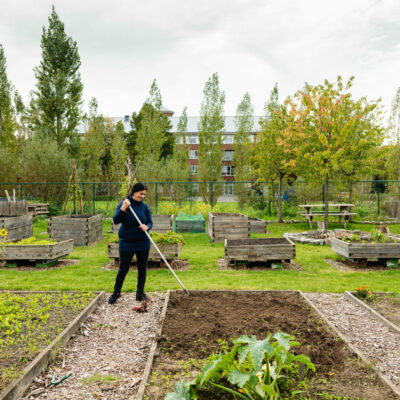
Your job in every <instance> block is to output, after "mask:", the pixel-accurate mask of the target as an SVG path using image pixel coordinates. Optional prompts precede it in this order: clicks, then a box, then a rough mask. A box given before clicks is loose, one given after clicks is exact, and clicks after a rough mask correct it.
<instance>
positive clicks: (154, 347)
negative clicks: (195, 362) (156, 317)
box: [0, 290, 170, 400]
mask: <svg viewBox="0 0 400 400" xmlns="http://www.w3.org/2000/svg"><path fill="white" fill-rule="evenodd" d="M169 295H170V291H169V290H168V291H167V295H166V296H165V300H164V306H163V309H162V312H161V317H160V320H161V323H160V327H159V329H158V332H157V335H156V338H155V341H154V343H153V345H152V346H151V349H150V353H149V357H148V358H147V362H146V366H145V368H144V372H143V375H142V381H141V382H140V386H139V390H138V392H137V393H136V400H142V399H143V396H144V392H145V390H146V385H147V381H148V379H149V376H150V372H151V369H152V367H153V361H154V356H155V355H156V353H157V352H158V351H159V343H158V340H159V338H160V337H161V333H162V328H163V324H164V319H165V315H166V314H167V307H168V303H169ZM0 400H1V399H0Z"/></svg>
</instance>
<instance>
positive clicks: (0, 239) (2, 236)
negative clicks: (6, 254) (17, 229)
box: [0, 228, 7, 254]
mask: <svg viewBox="0 0 400 400" xmlns="http://www.w3.org/2000/svg"><path fill="white" fill-rule="evenodd" d="M6 241H7V231H6V230H5V229H4V228H3V229H2V230H0V254H1V253H2V251H3V250H4V245H5V244H6Z"/></svg>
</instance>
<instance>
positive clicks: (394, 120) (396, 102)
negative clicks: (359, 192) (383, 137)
mask: <svg viewBox="0 0 400 400" xmlns="http://www.w3.org/2000/svg"><path fill="white" fill-rule="evenodd" d="M390 111H391V112H390V116H389V126H388V131H389V134H390V139H391V142H392V148H391V151H390V155H389V159H390V162H389V170H390V172H391V175H392V176H393V178H394V179H400V87H399V88H398V89H397V92H396V95H395V96H394V98H393V100H392V106H391V110H390Z"/></svg>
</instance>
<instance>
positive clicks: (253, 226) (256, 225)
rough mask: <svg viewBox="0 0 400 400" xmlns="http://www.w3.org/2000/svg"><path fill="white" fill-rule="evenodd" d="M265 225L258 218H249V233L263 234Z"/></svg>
mask: <svg viewBox="0 0 400 400" xmlns="http://www.w3.org/2000/svg"><path fill="white" fill-rule="evenodd" d="M266 231H267V223H266V222H265V221H264V220H262V219H259V218H250V233H265V232H266Z"/></svg>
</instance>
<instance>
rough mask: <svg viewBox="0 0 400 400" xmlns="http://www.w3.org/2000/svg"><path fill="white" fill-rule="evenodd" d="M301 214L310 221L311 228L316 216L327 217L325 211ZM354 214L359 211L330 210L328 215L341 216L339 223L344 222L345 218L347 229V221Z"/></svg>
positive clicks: (344, 223)
mask: <svg viewBox="0 0 400 400" xmlns="http://www.w3.org/2000/svg"><path fill="white" fill-rule="evenodd" d="M299 214H300V215H302V216H304V217H306V219H307V221H308V223H309V224H310V229H312V221H313V218H314V217H325V213H324V212H316V213H312V214H308V213H305V212H300V213H299ZM354 215H357V213H349V212H339V211H328V216H338V217H339V223H341V222H342V218H343V225H344V228H345V229H346V221H347V220H349V217H351V216H354Z"/></svg>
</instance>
